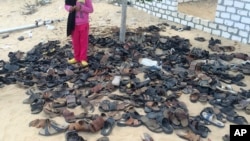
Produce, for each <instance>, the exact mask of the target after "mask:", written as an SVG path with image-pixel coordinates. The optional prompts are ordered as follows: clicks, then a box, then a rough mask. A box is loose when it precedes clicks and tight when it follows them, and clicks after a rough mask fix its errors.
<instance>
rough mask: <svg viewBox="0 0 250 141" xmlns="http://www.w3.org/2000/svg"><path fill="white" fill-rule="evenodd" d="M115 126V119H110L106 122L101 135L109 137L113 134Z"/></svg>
mask: <svg viewBox="0 0 250 141" xmlns="http://www.w3.org/2000/svg"><path fill="white" fill-rule="evenodd" d="M114 125H115V120H114V119H113V118H108V119H106V120H105V121H104V125H103V128H102V129H101V134H102V135H103V136H108V135H110V133H111V132H112V130H113V128H114Z"/></svg>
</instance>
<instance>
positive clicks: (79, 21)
mask: <svg viewBox="0 0 250 141" xmlns="http://www.w3.org/2000/svg"><path fill="white" fill-rule="evenodd" d="M76 5H77V6H78V5H79V6H81V10H80V11H77V12H76V19H75V28H74V30H73V32H72V34H71V38H72V43H73V48H74V58H75V59H76V60H77V61H78V62H81V61H83V60H84V61H87V51H88V43H89V42H88V41H89V38H88V37H89V13H92V12H93V11H94V10H93V6H92V1H91V0H85V3H80V2H76ZM70 7H71V6H70V5H65V9H66V10H67V11H69V9H70Z"/></svg>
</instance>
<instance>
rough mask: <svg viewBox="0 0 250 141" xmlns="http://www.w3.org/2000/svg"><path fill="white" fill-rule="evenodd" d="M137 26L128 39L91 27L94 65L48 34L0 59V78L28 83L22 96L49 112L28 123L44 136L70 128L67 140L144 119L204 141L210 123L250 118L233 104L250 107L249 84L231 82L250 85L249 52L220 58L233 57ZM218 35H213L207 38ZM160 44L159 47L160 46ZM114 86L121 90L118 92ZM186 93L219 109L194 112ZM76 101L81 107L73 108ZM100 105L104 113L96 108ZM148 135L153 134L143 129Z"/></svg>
mask: <svg viewBox="0 0 250 141" xmlns="http://www.w3.org/2000/svg"><path fill="white" fill-rule="evenodd" d="M139 30H140V33H142V32H144V34H140V33H136V32H133V31H128V34H127V40H126V42H125V43H124V44H123V43H119V41H118V35H119V34H118V32H114V33H112V34H110V36H109V37H107V36H105V37H101V36H94V35H89V37H90V38H89V41H90V45H91V46H92V47H91V48H90V49H89V50H88V58H89V60H88V62H89V66H88V67H84V68H83V67H82V66H81V65H80V64H68V63H67V60H68V59H69V58H72V57H73V54H72V45H71V44H70V43H68V44H66V45H61V43H60V41H48V42H47V43H39V44H37V45H36V46H35V47H34V48H33V49H32V50H30V51H29V52H27V53H24V52H20V51H17V52H10V53H9V62H7V61H3V60H1V61H0V73H1V76H0V86H4V85H9V84H17V85H18V86H21V87H24V88H26V89H27V92H26V94H27V95H28V96H27V98H26V99H25V100H24V101H23V103H24V104H29V105H30V108H31V113H32V114H39V113H41V112H44V113H45V114H46V115H47V116H48V117H49V118H48V119H37V120H34V121H32V122H31V123H30V125H31V126H34V127H37V128H42V129H41V131H39V133H40V134H41V135H45V136H49V135H53V134H55V133H61V132H64V131H67V132H66V138H67V140H79V141H80V140H85V139H84V138H82V137H81V136H79V135H78V134H77V132H80V131H83V132H90V133H96V132H100V133H101V134H102V135H103V136H108V135H110V134H111V133H112V130H113V128H114V127H115V126H120V127H127V126H129V127H138V126H145V127H147V128H148V129H149V130H150V131H152V132H155V133H160V132H163V133H165V134H172V133H173V131H174V130H182V129H187V128H188V129H189V131H187V132H181V133H180V132H178V133H177V134H178V136H180V137H183V138H185V139H187V138H188V140H194V141H199V140H200V138H206V137H207V136H208V135H209V132H211V130H210V129H209V128H208V127H207V125H214V126H217V127H220V128H223V127H224V124H225V122H232V123H236V124H247V123H248V122H247V121H246V119H245V118H244V117H243V116H241V115H238V114H237V113H236V112H235V111H234V110H244V111H245V113H246V114H250V102H249V101H250V100H249V99H250V90H244V89H243V88H241V91H240V92H237V91H235V90H233V88H232V87H231V85H238V86H240V87H244V86H246V84H244V83H243V82H242V80H243V79H244V78H245V77H244V75H248V74H249V73H248V72H247V71H248V70H249V69H248V67H249V66H250V65H249V62H247V60H246V57H244V58H243V59H244V60H245V62H244V63H242V64H238V65H236V64H231V63H230V62H228V61H227V60H230V59H221V58H228V57H225V56H223V57H222V54H210V53H209V52H208V51H206V50H201V49H199V48H195V47H193V48H192V49H191V44H190V42H189V40H188V39H184V38H181V37H179V36H173V37H168V36H160V35H159V34H156V33H157V32H159V31H160V28H157V26H149V27H147V28H140V29H139ZM145 33H146V34H145ZM135 37H136V38H135ZM137 39H141V40H142V41H143V42H140V43H138V42H137ZM219 43H220V42H219V41H218V40H214V39H211V41H209V44H210V45H216V44H219ZM156 50H161V51H162V53H161V54H156V53H155V52H156ZM231 56H233V58H236V57H237V59H239V58H240V57H239V56H240V55H237V54H234V55H231ZM141 58H148V59H151V60H155V61H156V62H157V63H158V65H157V66H155V65H151V66H145V65H142V64H141V63H140V59H141ZM232 65H234V66H235V67H231V66H232ZM231 71H233V72H235V73H236V74H234V75H232V74H231V73H230V72H231ZM221 82H224V83H226V85H223V84H222V83H221ZM117 90H118V91H119V92H120V93H115V92H116V91H117ZM182 94H185V95H189V97H190V101H191V102H193V103H195V102H202V103H204V104H206V103H207V104H210V105H212V107H215V109H214V108H212V107H207V108H205V109H204V110H202V111H201V112H200V115H197V116H194V117H193V116H192V117H191V116H190V115H189V108H188V107H187V106H186V104H185V103H183V102H182V101H180V100H179V98H180V97H181V96H182ZM78 106H79V107H81V109H82V113H80V114H76V113H75V112H73V111H72V110H73V109H75V108H76V107H78ZM69 109H72V110H69ZM138 109H142V110H143V111H144V112H143V113H139V112H138V111H139V110H138ZM95 110H99V113H100V114H93V112H94V111H95ZM54 117H62V118H64V120H65V122H67V123H68V125H67V126H64V125H61V124H58V123H56V122H55V121H53V120H52V118H54ZM190 138H192V139H190ZM106 140H107V138H106ZM143 140H151V138H150V137H149V136H148V135H146V134H145V135H144V138H143Z"/></svg>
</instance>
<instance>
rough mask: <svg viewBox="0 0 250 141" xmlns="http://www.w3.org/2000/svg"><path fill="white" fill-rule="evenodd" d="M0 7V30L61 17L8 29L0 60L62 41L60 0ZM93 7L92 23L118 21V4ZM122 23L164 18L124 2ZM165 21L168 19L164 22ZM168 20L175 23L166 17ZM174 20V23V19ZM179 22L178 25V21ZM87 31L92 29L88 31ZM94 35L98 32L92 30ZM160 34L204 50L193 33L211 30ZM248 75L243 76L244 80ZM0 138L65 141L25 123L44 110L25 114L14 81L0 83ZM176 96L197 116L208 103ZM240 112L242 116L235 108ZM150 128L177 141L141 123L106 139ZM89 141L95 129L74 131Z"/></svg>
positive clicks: (217, 136)
mask: <svg viewBox="0 0 250 141" xmlns="http://www.w3.org/2000/svg"><path fill="white" fill-rule="evenodd" d="M0 4H1V5H2V8H1V10H0V21H1V22H0V29H1V30H3V29H8V28H12V27H19V26H22V25H28V24H32V23H34V21H35V20H38V19H42V20H48V19H65V20H64V21H61V22H57V23H54V24H52V25H51V26H54V28H55V29H53V30H50V29H48V28H47V27H46V26H41V27H38V28H34V29H29V30H22V31H18V32H14V33H11V34H9V37H8V38H5V39H0V59H3V60H6V61H7V60H8V57H7V56H8V53H9V52H10V51H17V50H20V51H24V52H25V51H28V50H30V49H31V48H32V47H33V46H34V45H36V44H38V43H39V42H41V41H47V40H54V39H56V40H60V41H62V44H63V43H65V42H66V41H67V38H66V36H65V35H66V33H65V30H66V29H65V27H66V18H67V12H66V11H65V10H64V8H63V4H64V1H62V0H53V2H52V3H51V4H49V5H46V6H42V7H38V11H37V12H36V13H34V14H32V15H22V14H20V8H21V7H22V6H23V4H24V3H23V2H20V1H19V0H5V1H3V0H0ZM94 9H95V12H94V13H93V14H91V27H92V28H93V27H100V28H104V27H106V26H120V16H121V14H120V10H121V7H118V6H114V5H110V4H107V3H106V2H98V1H94ZM127 14H128V15H127V25H129V27H139V26H148V25H154V24H157V23H161V22H163V20H161V19H158V18H155V17H152V16H150V15H148V14H146V13H144V12H143V11H138V10H136V9H134V8H131V7H128V13H127ZM164 22H168V21H164ZM168 23H169V24H171V25H174V23H171V22H168ZM175 25H177V24H175ZM177 26H179V27H181V26H180V25H177ZM28 31H32V33H33V34H32V38H28V34H27V32H28ZM91 33H92V31H91ZM94 34H98V33H96V31H95V33H94ZM161 34H162V35H168V36H174V35H179V36H181V37H184V38H187V39H190V42H191V44H192V45H193V47H200V48H203V49H207V50H208V48H207V44H208V43H207V42H203V43H202V42H197V41H195V40H194V37H197V36H202V37H204V38H206V39H207V40H208V39H210V38H211V37H212V36H211V35H210V34H207V33H204V32H201V31H198V30H194V29H192V30H191V31H183V32H178V31H175V30H171V29H170V28H168V29H166V32H162V33H161ZM19 36H25V37H26V38H25V39H24V40H23V41H18V40H17V38H18V37H19ZM213 37H214V38H218V39H221V41H222V44H223V45H234V46H235V47H236V52H245V53H250V49H249V45H245V44H241V43H237V42H233V41H230V40H227V39H224V38H219V37H216V36H213ZM249 80H250V79H249V77H246V78H245V80H244V81H243V82H245V83H247V84H249V82H250V81H249ZM0 91H1V94H0V115H1V116H0V121H1V126H0V131H1V132H0V140H1V141H62V140H65V136H64V134H58V135H54V136H49V137H43V136H40V135H38V129H35V128H31V127H28V123H29V122H30V121H32V120H34V119H36V118H46V116H45V115H44V113H41V114H38V115H32V114H31V113H30V107H29V105H25V104H22V101H23V100H24V99H25V98H27V95H26V94H25V91H26V89H23V88H19V87H17V86H16V85H10V86H6V87H4V88H0ZM180 100H182V101H184V102H185V103H186V104H187V105H188V108H189V109H190V115H198V114H199V112H200V111H201V110H202V109H203V108H204V107H207V106H210V105H208V104H206V105H203V104H201V103H196V104H193V103H191V102H189V98H188V97H187V96H185V95H183V96H182V97H181V98H180ZM75 110H76V111H78V112H79V111H81V109H80V108H79V109H78V108H76V109H75ZM239 114H240V115H244V116H245V114H244V113H242V112H241V111H239ZM246 117H247V119H248V121H250V116H246ZM55 120H56V121H58V122H59V123H63V122H64V120H63V119H62V118H61V117H58V118H55ZM209 128H210V129H212V132H211V133H210V134H209V138H210V139H211V140H212V141H219V140H221V137H222V136H223V135H224V134H227V133H229V123H227V124H226V126H225V128H223V129H219V128H217V127H214V126H209ZM144 132H147V133H149V134H150V135H151V136H152V137H153V138H154V140H155V141H165V140H170V141H180V140H182V139H180V138H179V137H177V136H176V135H175V134H171V135H166V134H164V133H160V134H156V133H152V132H150V131H149V130H148V129H146V127H144V126H141V127H138V128H131V127H125V128H120V127H115V129H114V130H113V132H112V133H111V135H110V136H109V137H110V140H111V141H128V140H133V141H140V140H141V138H140V136H141V135H142V134H143V133H144ZM79 134H80V135H81V136H83V137H84V138H85V139H87V140H88V141H95V140H96V139H97V138H99V137H101V135H100V133H99V132H98V133H95V134H92V133H84V132H80V133H79Z"/></svg>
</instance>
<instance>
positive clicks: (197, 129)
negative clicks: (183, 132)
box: [188, 119, 211, 138]
mask: <svg viewBox="0 0 250 141" xmlns="http://www.w3.org/2000/svg"><path fill="white" fill-rule="evenodd" d="M188 127H189V128H190V129H191V130H192V131H193V132H194V133H195V134H198V135H200V136H201V137H203V138H207V136H208V133H209V132H211V130H210V129H209V128H208V127H206V126H205V125H203V124H201V123H200V122H199V120H197V119H190V120H189V125H188Z"/></svg>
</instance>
